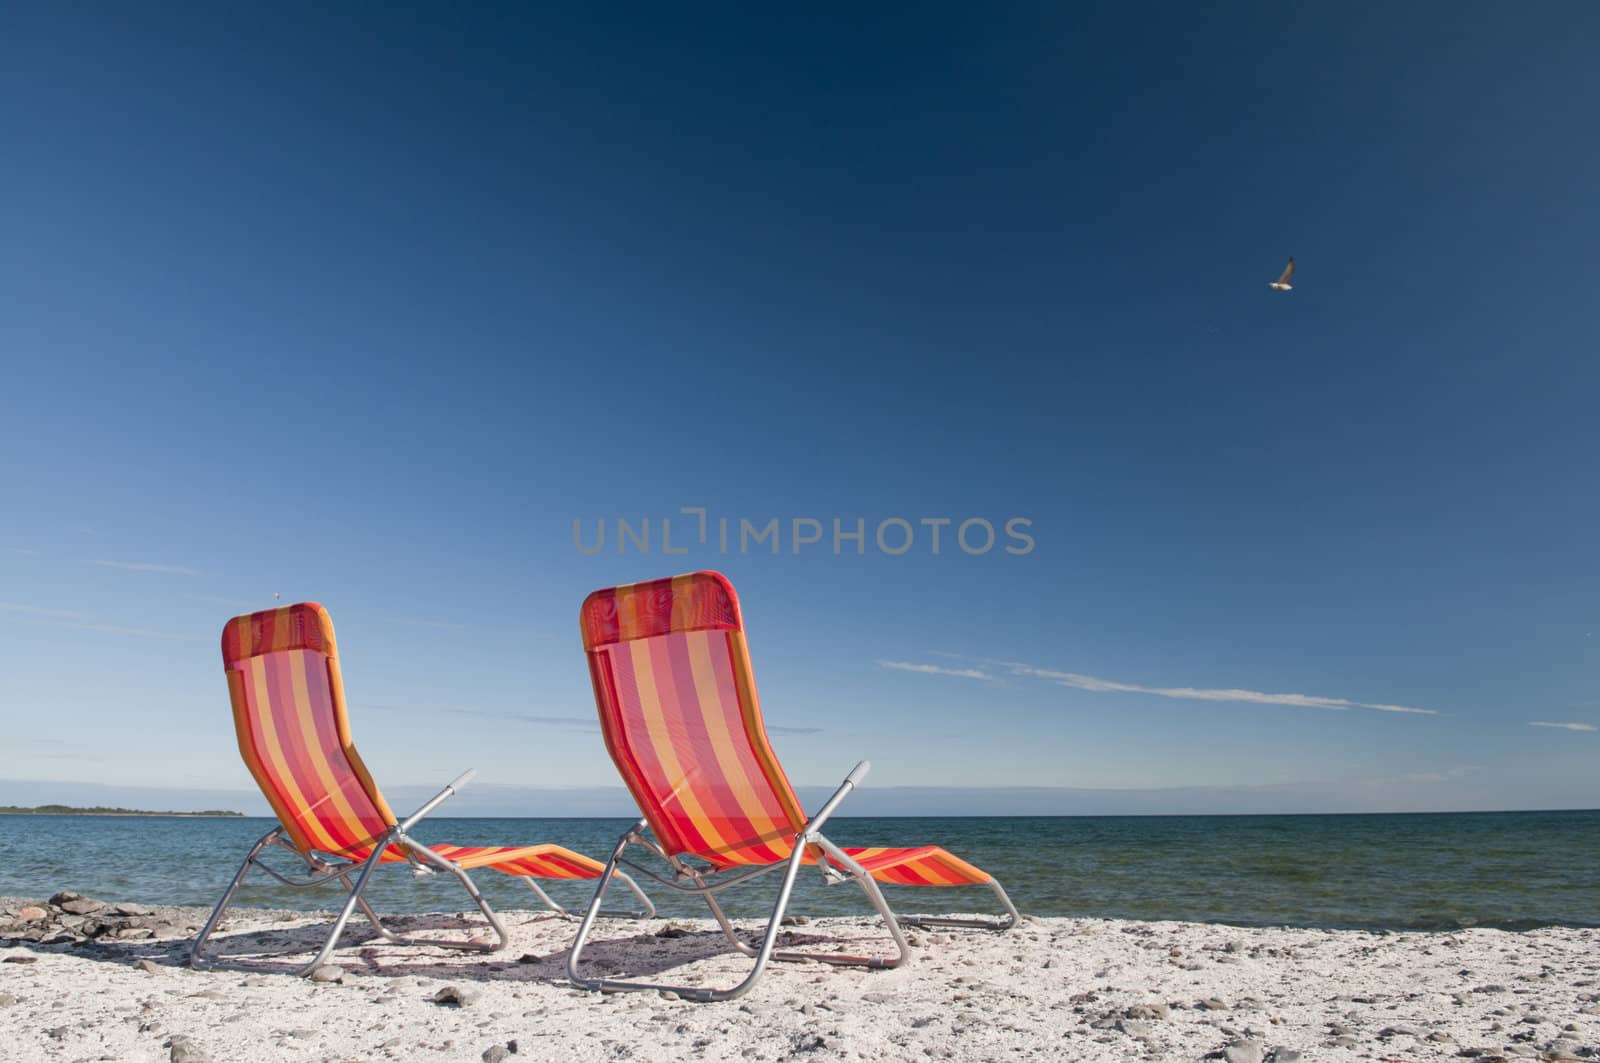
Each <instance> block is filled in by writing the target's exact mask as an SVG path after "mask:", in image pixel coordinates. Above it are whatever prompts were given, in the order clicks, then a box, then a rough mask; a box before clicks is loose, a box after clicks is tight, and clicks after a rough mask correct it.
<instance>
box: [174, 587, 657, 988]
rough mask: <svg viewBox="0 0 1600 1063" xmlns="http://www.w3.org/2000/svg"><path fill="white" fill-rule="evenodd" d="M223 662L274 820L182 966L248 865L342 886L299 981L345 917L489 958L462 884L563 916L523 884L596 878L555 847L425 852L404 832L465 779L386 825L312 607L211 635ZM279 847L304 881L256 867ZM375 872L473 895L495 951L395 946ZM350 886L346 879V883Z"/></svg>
mask: <svg viewBox="0 0 1600 1063" xmlns="http://www.w3.org/2000/svg"><path fill="white" fill-rule="evenodd" d="M222 660H223V664H224V666H225V668H226V671H227V676H228V693H229V694H230V696H231V697H232V700H233V723H234V728H235V729H236V730H237V732H238V738H239V753H240V755H241V756H243V757H244V762H245V765H246V766H247V767H249V769H250V774H251V775H253V776H254V777H255V780H256V784H257V785H259V786H260V787H261V792H262V793H263V794H265V795H266V798H267V801H268V802H269V803H270V804H271V805H272V810H273V811H274V812H275V813H277V816H278V825H277V826H276V827H274V828H273V829H272V830H270V831H268V832H267V833H266V834H265V835H263V836H262V837H261V839H260V840H259V841H257V842H256V843H255V845H254V846H253V847H252V848H251V850H250V853H249V855H248V856H246V857H245V860H244V863H243V864H241V865H240V867H239V871H238V873H237V874H236V875H234V876H233V882H232V883H231V884H230V885H229V886H228V889H227V892H226V893H224V894H223V895H222V900H220V901H219V902H217V907H216V909H215V910H214V911H213V912H212V913H211V918H210V919H208V920H207V921H206V925H205V927H204V928H203V929H202V930H201V931H200V936H199V937H197V938H196V939H195V942H194V946H193V948H192V949H191V951H190V955H189V962H190V963H191V964H192V965H193V966H195V967H198V968H202V969H203V968H205V967H208V966H210V965H211V963H212V962H213V959H212V958H208V957H207V956H206V955H205V954H204V953H203V952H202V949H203V948H204V946H205V943H206V940H207V939H208V938H209V937H210V936H211V933H212V931H214V930H215V929H216V927H217V924H218V923H219V922H220V921H221V919H222V915H223V913H224V912H225V911H227V909H228V906H229V905H230V904H231V903H232V902H233V897H234V894H235V893H236V892H238V889H239V886H240V884H241V883H243V882H244V880H245V876H246V875H248V874H249V872H250V871H251V869H253V868H259V869H260V870H261V871H263V872H265V873H266V874H268V875H270V876H271V877H272V878H274V879H276V880H277V881H278V882H280V883H282V884H284V885H288V886H296V887H300V886H305V887H311V886H321V885H326V884H330V883H336V884H338V885H341V886H343V887H344V889H345V890H346V892H347V894H348V896H347V897H346V899H345V903H344V907H343V908H342V910H341V911H340V912H339V915H338V918H337V919H335V920H334V924H333V929H332V930H331V931H330V932H329V934H328V940H327V942H326V943H325V944H324V945H323V946H322V949H321V951H319V952H318V953H317V957H316V959H314V960H312V961H311V962H310V963H308V964H306V966H305V967H304V968H302V969H300V971H299V973H300V974H302V975H304V974H310V973H311V972H312V971H313V970H315V969H316V968H317V967H318V966H320V965H322V964H323V963H326V962H327V959H328V957H329V956H330V955H332V953H333V950H334V948H335V947H336V946H337V945H338V942H339V937H340V935H341V934H342V933H343V932H344V928H345V924H346V923H347V922H348V921H349V919H350V916H351V914H352V913H353V912H354V911H355V909H357V908H360V909H361V911H362V913H363V914H364V915H365V916H366V917H367V919H368V920H369V921H370V922H371V924H372V926H373V929H375V930H376V931H377V932H378V934H379V935H380V936H381V937H383V938H384V939H386V940H387V941H390V942H392V943H395V944H406V945H430V946H434V947H445V948H455V949H470V950H474V951H482V952H489V951H493V950H495V949H499V948H503V947H504V946H505V944H506V931H505V927H504V925H502V924H501V922H500V918H499V916H498V915H496V914H495V912H494V910H493V909H492V908H490V907H489V902H488V901H486V900H484V898H483V895H482V894H480V893H479V892H478V889H477V887H476V886H475V885H473V882H472V879H471V878H470V877H469V876H468V875H467V871H468V870H469V869H471V868H480V867H487V868H492V869H493V870H495V871H500V872H503V873H505V874H507V875H516V876H518V877H521V878H522V879H523V881H524V882H526V883H527V884H528V885H529V886H530V887H531V888H532V890H533V893H534V895H535V896H537V897H538V898H539V900H540V901H541V902H543V903H544V904H545V905H546V906H547V907H549V908H551V909H552V910H554V911H556V912H558V913H560V914H563V915H565V914H568V913H567V912H566V909H564V908H562V907H561V906H560V905H559V904H557V903H556V902H555V901H554V900H552V899H551V898H550V896H549V895H548V894H547V893H545V891H544V890H543V889H541V888H540V887H539V884H538V883H537V882H535V881H534V879H535V878H548V879H592V878H598V877H599V876H600V874H601V872H602V871H603V870H604V867H603V866H602V865H601V864H600V863H599V862H598V861H596V860H592V859H590V858H589V857H587V856H584V855H582V854H581V853H575V852H572V851H571V850H568V849H563V848H562V847H561V846H559V845H532V846H522V847H515V848H512V847H483V846H460V845H424V844H423V843H421V842H419V841H417V840H416V839H415V838H413V837H412V836H411V833H410V832H411V829H412V828H413V827H414V826H415V825H416V824H417V822H418V821H419V820H421V819H422V818H423V817H424V816H426V815H427V814H428V813H430V812H432V811H433V810H434V809H435V808H437V807H438V806H439V805H440V804H441V803H443V802H444V801H445V800H446V799H447V798H449V797H450V796H451V795H453V794H454V793H455V792H456V791H458V790H460V789H461V787H462V786H463V785H465V784H466V782H467V781H468V780H469V779H471V778H472V776H473V774H474V773H473V772H471V771H469V772H467V773H466V774H464V775H462V776H460V777H459V778H457V779H456V780H455V781H454V782H452V783H451V784H450V785H449V786H446V787H445V788H444V789H443V790H441V791H439V793H438V794H437V795H435V796H434V797H433V798H432V799H431V800H429V801H427V802H426V803H424V804H423V806H422V807H421V808H419V809H417V811H416V812H414V813H412V814H411V815H410V816H408V817H406V818H405V819H404V820H400V819H397V818H396V817H395V815H394V813H393V812H392V811H390V809H389V805H388V802H386V801H385V800H384V799H383V794H382V793H380V792H379V790H378V787H377V785H376V784H375V783H374V782H373V781H372V776H371V775H370V774H368V772H367V769H366V766H365V765H364V764H362V762H361V756H360V754H358V753H357V752H356V747H355V745H354V743H353V742H352V741H351V738H350V725H349V721H348V720H347V719H346V714H345V701H344V681H343V679H342V678H341V675H340V672H339V655H338V652H337V650H336V648H335V644H334V638H333V622H332V621H331V620H330V619H329V618H328V612H327V610H325V609H323V608H322V606H320V605H318V604H316V603H315V602H306V603H303V604H300V605H290V606H285V607H283V608H281V609H268V610H266V611H264V612H259V613H251V614H249V615H248V616H239V617H235V618H234V619H232V620H230V621H229V622H228V625H227V626H226V627H225V628H223V631H222ZM274 848H283V849H287V850H289V851H291V852H293V853H295V854H297V855H298V856H299V857H300V859H302V860H303V861H304V862H305V865H306V866H305V875H306V876H307V877H305V878H298V877H291V876H290V875H287V874H285V873H283V872H281V871H278V870H276V869H274V868H273V867H271V866H270V865H269V864H267V863H266V862H265V861H264V860H263V859H262V857H263V854H264V853H265V852H266V851H268V850H271V849H274ZM380 864H404V865H406V866H408V867H409V868H410V870H411V871H412V872H413V873H414V874H416V875H419V876H423V875H430V874H433V873H436V872H445V873H447V874H450V875H453V876H455V878H456V879H457V881H459V882H460V883H461V885H462V886H463V887H464V888H465V889H466V891H467V893H468V894H469V895H470V896H471V897H472V900H473V902H474V903H475V904H476V905H477V906H478V910H479V911H480V912H482V913H483V916H484V918H485V920H487V921H488V924H489V926H490V927H491V928H492V929H493V930H494V932H495V935H496V938H497V939H498V940H497V941H496V942H493V943H490V942H484V941H478V940H471V941H442V940H433V939H423V938H416V939H413V938H405V937H401V936H400V935H398V934H396V933H394V932H393V931H391V930H390V929H389V928H388V927H387V926H385V925H384V924H383V922H382V921H381V920H380V919H379V918H378V915H377V913H376V912H374V911H373V910H372V908H371V906H370V905H369V904H368V903H367V899H366V897H365V896H364V895H363V894H364V891H365V890H366V888H367V883H368V881H369V880H370V879H371V877H372V873H373V872H374V871H376V870H377V868H378V866H379V865H380ZM352 877H353V878H354V881H352ZM626 884H627V885H628V886H629V888H630V889H632V891H633V893H634V896H636V897H637V898H638V899H639V902H640V904H641V906H642V908H641V910H640V911H638V912H611V913H609V914H613V915H637V916H641V917H642V916H649V915H654V914H655V907H654V905H652V904H651V903H650V900H649V898H648V897H646V896H645V895H644V893H643V891H642V890H640V889H639V888H638V886H637V885H635V884H634V883H633V882H632V880H631V879H630V880H628V881H627V883H626Z"/></svg>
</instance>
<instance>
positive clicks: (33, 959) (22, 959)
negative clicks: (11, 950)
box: [0, 956, 39, 963]
mask: <svg viewBox="0 0 1600 1063" xmlns="http://www.w3.org/2000/svg"><path fill="white" fill-rule="evenodd" d="M38 962H39V957H37V956H7V957H6V958H5V959H3V960H0V963H38Z"/></svg>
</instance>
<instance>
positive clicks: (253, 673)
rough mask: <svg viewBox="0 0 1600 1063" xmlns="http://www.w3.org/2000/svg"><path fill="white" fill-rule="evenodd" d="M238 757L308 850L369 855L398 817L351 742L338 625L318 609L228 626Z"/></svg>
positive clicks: (226, 653)
mask: <svg viewBox="0 0 1600 1063" xmlns="http://www.w3.org/2000/svg"><path fill="white" fill-rule="evenodd" d="M222 661H223V665H224V667H225V668H226V669H227V675H228V693H229V695H230V696H231V697H232V699H233V724H234V728H235V729H236V730H237V731H238V735H239V753H240V755H241V756H242V757H244V762H245V765H246V766H247V767H249V769H250V774H251V775H253V776H255V780H256V784H257V785H258V786H260V787H261V792H262V793H263V794H265V795H266V798H267V800H268V801H269V802H270V803H271V804H272V809H273V811H274V812H276V813H277V814H278V820H279V822H281V823H282V824H283V827H284V830H286V831H287V832H288V833H289V837H290V839H291V840H292V841H293V842H294V844H295V846H296V847H297V848H298V849H299V850H300V851H301V852H311V851H313V850H315V851H317V852H324V853H330V854H334V855H347V854H352V853H363V852H370V850H371V844H370V843H371V842H372V841H373V840H374V839H376V838H377V837H379V836H380V835H382V834H383V833H384V832H385V831H387V830H388V829H389V828H390V827H391V826H393V825H394V822H395V818H394V813H393V812H391V811H390V810H389V805H388V804H387V803H386V802H385V801H384V799H383V795H382V794H381V793H379V792H378V787H377V786H376V785H375V784H374V783H373V781H372V776H371V775H369V774H368V773H367V769H366V766H365V765H363V764H362V763H361V757H360V755H359V754H357V753H356V748H355V745H354V744H353V743H352V742H351V740H350V725H349V722H348V721H347V720H346V718H345V706H344V682H343V680H342V678H341V677H340V674H339V656H338V651H337V649H336V648H335V644H334V638H333V621H332V620H330V619H329V618H328V611H327V610H326V609H324V608H322V606H320V605H318V604H317V603H316V602H303V603H301V604H299V605H289V606H284V607H283V608H281V609H268V610H265V611H263V612H259V613H251V614H249V615H248V616H236V617H234V618H233V619H232V620H230V621H228V625H227V626H226V627H224V628H223V629H222Z"/></svg>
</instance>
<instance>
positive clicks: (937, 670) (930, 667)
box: [878, 661, 994, 680]
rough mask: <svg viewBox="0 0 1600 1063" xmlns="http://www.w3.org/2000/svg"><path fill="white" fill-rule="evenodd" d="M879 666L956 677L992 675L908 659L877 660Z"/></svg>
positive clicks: (986, 677)
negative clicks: (919, 662)
mask: <svg viewBox="0 0 1600 1063" xmlns="http://www.w3.org/2000/svg"><path fill="white" fill-rule="evenodd" d="M878 666H879V667H881V668H892V669H894V670H895V671H897V672H919V673H921V674H922V675H948V676H954V677H955V678H957V679H988V680H993V679H994V676H992V675H989V674H988V673H987V672H982V671H979V670H978V669H976V668H941V667H939V666H938V665H936V664H912V663H911V662H910V661H879V662H878Z"/></svg>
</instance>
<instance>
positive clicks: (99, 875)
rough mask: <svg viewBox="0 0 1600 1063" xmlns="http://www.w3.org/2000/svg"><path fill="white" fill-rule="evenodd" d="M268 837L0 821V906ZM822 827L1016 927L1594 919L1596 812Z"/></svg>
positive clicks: (562, 839) (808, 909) (247, 829)
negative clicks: (1036, 918)
mask: <svg viewBox="0 0 1600 1063" xmlns="http://www.w3.org/2000/svg"><path fill="white" fill-rule="evenodd" d="M271 825H272V824H271V821H269V820H264V819H172V818H103V817H93V816H0V895H4V896H25V897H43V896H48V895H50V894H52V893H54V892H56V891H57V890H61V889H72V890H76V891H78V892H80V893H84V894H88V895H90V896H96V897H101V898H104V899H109V900H117V901H141V902H145V903H151V904H211V903H213V902H214V901H215V900H216V898H217V896H218V894H219V893H220V892H221V891H222V889H223V887H224V886H225V885H226V884H227V881H228V879H229V877H230V876H231V875H232V874H233V872H234V870H235V868H236V867H237V865H238V862H239V860H240V859H242V858H243V856H244V853H245V852H246V851H247V850H248V848H249V846H250V844H251V843H252V842H253V841H254V840H255V839H256V838H258V837H259V836H260V835H261V834H263V833H264V832H265V831H266V830H268V829H269V827H270V826H271ZM627 826H628V823H627V821H625V820H620V819H618V820H609V819H448V818H441V819H438V820H435V821H432V822H428V823H425V824H424V825H423V827H422V828H421V829H420V830H419V831H418V835H419V837H421V838H422V840H424V841H437V842H450V843H454V844H495V845H525V844H534V843H537V842H557V843H560V844H562V845H566V846H568V847H569V848H573V849H577V850H579V851H580V852H586V853H588V854H590V855H591V856H594V857H596V858H604V857H605V856H606V855H607V854H608V853H609V851H610V848H611V846H612V844H614V842H615V840H616V838H617V836H618V835H619V834H620V833H621V832H622V831H623V830H624V829H626V827H627ZM828 834H829V836H830V837H831V838H833V840H834V841H836V842H838V843H840V844H842V845H917V844H927V843H932V844H938V845H943V846H945V847H946V848H947V849H950V850H951V851H953V852H955V853H957V854H958V855H960V856H963V857H965V858H966V859H968V860H970V861H972V862H973V863H975V864H978V865H979V866H981V867H983V868H985V869H986V870H988V871H990V872H991V873H993V874H994V875H995V876H996V877H997V878H999V879H1000V880H1001V881H1002V882H1003V883H1005V885H1006V888H1007V889H1008V890H1009V892H1010V893H1011V896H1012V899H1013V900H1015V901H1016V903H1017V906H1018V907H1019V908H1020V909H1021V910H1022V911H1024V912H1027V913H1031V914H1034V915H1047V916H1099V917H1116V918H1129V919H1184V920H1198V921H1208V922H1225V923H1234V924H1240V925H1284V924H1289V925H1300V926H1333V927H1360V928H1370V929H1392V930H1413V929H1448V928H1455V927H1462V926H1494V927H1501V928H1506V929H1523V928H1528V927H1534V926H1548V925H1570V926H1600V811H1585V812H1497V813H1439V814H1418V815H1354V816H1148V817H1145V816H1139V817H1109V816H1108V817H1039V818H1026V817H1020V818H1019V817H1008V818H939V819H914V818H885V819H869V818H838V819H835V820H833V821H832V823H831V824H830V829H829V831H828ZM283 855H284V856H285V857H289V855H290V854H288V853H284V854H283ZM279 866H282V867H292V866H293V865H292V864H291V863H288V862H285V863H282V864H280V865H279ZM474 877H475V879H476V880H477V881H478V882H479V884H480V885H481V887H482V888H483V890H484V892H485V893H486V894H487V895H488V896H489V898H490V900H491V901H492V902H493V903H495V904H497V905H501V906H505V907H517V908H521V907H530V906H531V902H532V901H533V897H532V894H531V893H529V892H528V890H527V889H526V887H525V886H523V885H521V884H520V883H518V882H516V881H514V880H511V879H507V878H506V877H504V876H501V875H498V874H495V873H493V872H488V871H483V872H478V873H475V875H474ZM253 881H255V882H256V885H255V886H254V887H253V888H252V887H250V886H248V885H247V887H246V891H245V893H244V894H243V895H242V896H241V898H240V903H242V904H246V905H251V906H259V907H285V908H317V907H327V906H329V905H330V904H333V903H334V902H336V901H337V900H338V898H339V895H338V894H337V892H335V891H333V890H328V889H324V890H299V891H296V890H290V889H288V888H286V887H282V886H275V885H268V882H267V880H265V879H264V878H258V879H255V880H253ZM801 882H802V885H801V888H800V890H799V891H798V892H797V894H796V903H795V907H794V909H793V910H794V911H797V912H802V913H807V914H812V915H827V914H843V913H848V912H865V911H867V909H866V908H865V901H864V898H862V897H861V895H860V893H859V891H857V890H855V889H854V887H850V886H836V887H831V888H830V887H823V886H821V885H820V884H817V882H816V879H815V876H814V875H813V874H812V873H809V872H808V873H806V874H805V875H803V876H802V880H801ZM776 886H777V878H776V875H775V874H774V875H773V876H770V877H769V878H767V879H764V880H762V882H761V883H759V884H756V885H753V886H750V887H746V888H742V889H737V890H734V891H732V893H731V895H730V899H734V903H733V904H731V905H730V907H731V908H732V909H733V910H734V912H735V913H736V914H739V915H757V914H761V913H763V912H764V911H765V910H766V908H767V907H768V906H770V903H771V895H772V891H773V890H774V889H776ZM553 892H556V894H557V896H558V898H560V899H562V900H563V901H572V902H574V903H578V902H581V901H582V900H583V899H585V898H586V897H587V893H586V892H585V891H584V887H582V886H581V885H576V886H571V885H569V886H567V887H566V888H565V890H559V889H558V890H553ZM664 893H665V891H664V890H662V889H659V888H658V889H656V890H654V891H653V895H654V896H655V898H656V900H657V903H658V906H659V907H660V908H661V910H662V912H663V913H664V914H668V915H694V916H700V915H704V914H705V911H704V907H703V905H701V904H700V902H694V904H689V903H686V902H685V901H683V900H681V899H679V898H676V897H672V896H664V895H663V894H664ZM890 893H891V897H890V901H891V903H892V904H894V905H895V906H896V907H897V908H900V909H902V910H905V911H923V912H934V911H958V910H965V911H976V910H982V909H983V908H984V906H985V905H986V904H987V902H988V899H989V894H988V892H987V891H986V890H982V889H977V890H935V889H921V890H917V889H909V888H900V889H891V890H890ZM373 896H374V899H375V901H376V902H377V904H378V906H379V907H380V909H387V910H389V911H430V910H431V911H447V910H459V908H460V907H461V902H462V900H464V899H465V898H464V895H463V894H462V893H461V892H460V888H459V887H458V886H455V885H454V884H453V882H452V881H451V880H449V879H447V878H445V877H443V876H436V877H433V878H430V879H424V880H414V879H413V878H412V877H411V876H410V875H409V873H408V872H407V871H406V870H404V869H403V868H386V869H384V870H383V871H382V872H380V874H379V875H378V878H377V883H376V887H375V892H374V894H373ZM619 896H622V894H619Z"/></svg>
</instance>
